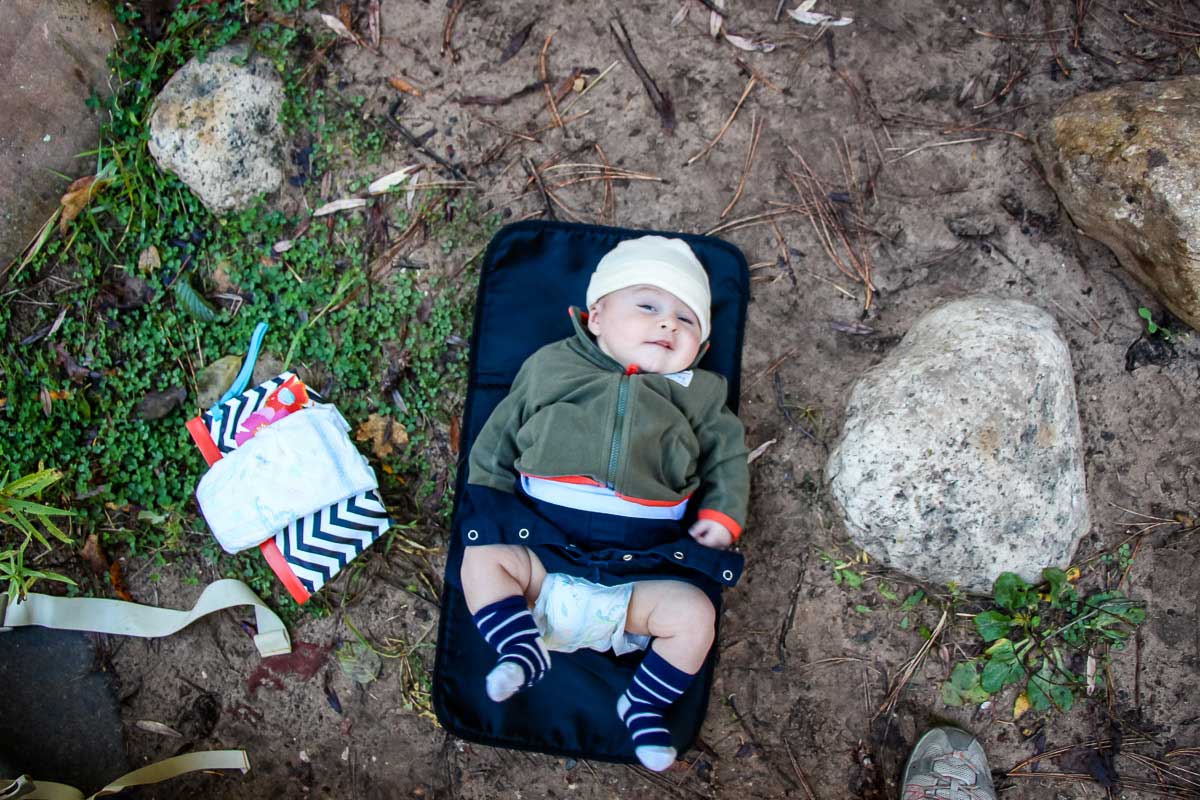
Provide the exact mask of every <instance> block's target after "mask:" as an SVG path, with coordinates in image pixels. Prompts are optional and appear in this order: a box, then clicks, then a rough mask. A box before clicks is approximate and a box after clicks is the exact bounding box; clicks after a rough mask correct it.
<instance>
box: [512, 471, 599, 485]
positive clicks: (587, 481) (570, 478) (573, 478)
mask: <svg viewBox="0 0 1200 800" xmlns="http://www.w3.org/2000/svg"><path fill="white" fill-rule="evenodd" d="M521 474H522V475H524V476H525V477H526V478H537V479H538V480H539V481H554V482H555V483H574V484H578V485H582V486H603V485H604V484H603V483H601V482H600V481H598V480H595V479H594V478H589V477H587V476H586V475H557V476H555V477H550V476H548V475H533V474H532V473H529V472H522V473H521Z"/></svg>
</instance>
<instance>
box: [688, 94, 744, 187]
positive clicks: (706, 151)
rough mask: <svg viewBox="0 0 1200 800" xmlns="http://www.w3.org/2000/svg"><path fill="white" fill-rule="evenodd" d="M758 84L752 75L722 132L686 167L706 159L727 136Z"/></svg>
mask: <svg viewBox="0 0 1200 800" xmlns="http://www.w3.org/2000/svg"><path fill="white" fill-rule="evenodd" d="M756 83H758V78H757V77H755V76H754V75H751V76H750V80H749V81H748V82H747V83H746V88H745V89H744V90H743V91H742V96H741V97H739V98H738V101H737V105H735V106H734V107H733V111H731V112H730V114H729V118H728V119H727V120H725V124H724V125H722V126H721V130H719V131H717V135H716V136H715V137H713V140H712V141H711V142H709V143H708V144H707V145H705V147H704V149H703V150H701V151H700V152H699V153H696V155H694V156H692V157H691V158H689V159H688V160H687V161H686V162H684V166H685V167H690V166H691V165H692V164H694V163H695V162H697V161H699V160H700V159H702V158H704V157H705V156H706V155H708V154H709V152H710V151H711V150H712V149H713V148H714V147H715V146H716V144H717V142H719V141H721V137H722V136H724V135H725V131H727V130H729V126H730V125H731V124H733V118H734V117H736V116H737V113H738V110H739V109H741V107H742V103H744V102H746V98H747V97H749V96H750V92H751V90H753V89H754V85H755V84H756Z"/></svg>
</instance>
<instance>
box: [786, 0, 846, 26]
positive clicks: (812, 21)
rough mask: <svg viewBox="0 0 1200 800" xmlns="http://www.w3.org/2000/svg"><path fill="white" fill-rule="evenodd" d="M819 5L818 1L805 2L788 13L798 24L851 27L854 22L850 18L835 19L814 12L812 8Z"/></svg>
mask: <svg viewBox="0 0 1200 800" xmlns="http://www.w3.org/2000/svg"><path fill="white" fill-rule="evenodd" d="M816 4H817V0H804V2H803V3H801V4H800V5H798V6H796V7H795V8H793V9H792V10H790V11H788V12H787V13H788V16H789V17H791V18H792V19H794V20H796V21H797V22H802V23H804V24H805V25H834V26H837V25H849V24H850V23H851V22H854V20H853V19H852V18H850V17H838V18H836V19H835V18H833V17H831V16H830V15H829V14H822V13H820V12H819V11H813V10H812V7H813V6H815V5H816Z"/></svg>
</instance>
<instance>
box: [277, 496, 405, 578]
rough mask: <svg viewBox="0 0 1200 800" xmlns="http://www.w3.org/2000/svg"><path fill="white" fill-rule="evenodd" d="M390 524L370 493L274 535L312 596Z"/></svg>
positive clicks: (300, 520)
mask: <svg viewBox="0 0 1200 800" xmlns="http://www.w3.org/2000/svg"><path fill="white" fill-rule="evenodd" d="M391 524H392V521H391V519H389V518H388V513H387V509H385V508H384V507H383V502H382V501H381V500H380V499H379V495H378V494H376V493H375V491H374V490H372V491H369V492H364V493H363V494H360V495H358V496H357V497H351V498H350V499H348V500H343V501H341V502H340V503H335V504H334V505H332V506H330V507H329V508H327V509H325V510H323V511H320V512H318V513H316V514H312V515H309V516H307V517H305V518H304V519H298V520H296V521H295V522H293V523H291V524H290V525H288V526H287V528H285V529H284V530H282V531H280V532H279V533H277V534H275V545H276V546H277V547H278V548H279V552H281V553H283V557H284V558H285V559H287V562H288V564H290V565H291V567H292V571H293V572H295V573H296V577H297V578H299V579H300V583H302V584H304V588H305V589H307V590H308V591H309V593H310V594H313V593H316V592H317V590H319V589H320V588H321V587H322V586H324V585H325V584H326V583H327V582H329V581H330V580H332V579H333V576H334V575H336V574H337V573H338V572H339V571H340V570H341V569H342V568H343V567H345V566H346V565H347V564H349V563H350V562H351V561H353V560H354V559H355V558H356V557H358V555H359V554H360V553H362V551H364V550H366V549H367V548H368V547H370V546H371V543H372V542H374V541H375V540H376V539H378V538H379V537H380V536H382V535H383V532H384V531H386V530H387V529H388V528H389V527H390V526H391Z"/></svg>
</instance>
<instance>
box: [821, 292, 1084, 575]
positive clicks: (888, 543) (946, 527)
mask: <svg viewBox="0 0 1200 800" xmlns="http://www.w3.org/2000/svg"><path fill="white" fill-rule="evenodd" d="M826 472H827V475H828V477H829V481H830V484H831V485H832V488H833V495H834V498H835V499H836V500H837V502H838V504H839V505H840V506H841V508H842V511H843V513H844V516H845V521H846V528H847V529H848V531H849V533H850V535H851V537H852V538H853V539H854V540H855V541H856V542H857V543H858V544H859V545H861V546H862V547H863V548H864V549H865V550H867V552H869V553H871V554H872V555H874V556H875V557H876V558H878V559H879V560H880V561H882V562H883V563H884V564H886V565H888V566H890V567H892V568H895V569H898V570H901V571H903V572H906V573H908V574H910V575H913V576H915V577H918V578H921V579H923V580H928V581H933V582H937V583H947V582H949V581H955V582H957V583H958V584H959V585H960V586H961V587H963V588H964V589H967V590H970V591H978V592H990V591H991V587H992V582H993V581H994V580H995V578H996V577H997V576H998V575H1000V573H1001V572H1005V571H1011V572H1016V573H1018V574H1020V575H1021V576H1022V577H1024V578H1025V579H1026V580H1034V579H1040V573H1041V569H1042V568H1043V567H1048V566H1060V567H1061V566H1066V564H1067V563H1068V562H1069V560H1070V558H1071V554H1072V552H1073V551H1074V549H1075V545H1076V544H1077V543H1078V541H1079V539H1080V537H1082V536H1083V534H1085V533H1086V532H1087V530H1088V527H1089V515H1088V502H1087V494H1086V490H1085V484H1084V470H1083V448H1082V442H1081V439H1080V432H1079V417H1078V413H1077V411H1076V407H1075V385H1074V377H1073V373H1072V370H1071V358H1070V354H1069V353H1068V351H1067V346H1066V343H1064V342H1063V340H1062V338H1061V337H1060V335H1059V332H1058V326H1057V325H1056V324H1055V322H1054V318H1053V317H1051V316H1050V315H1049V314H1047V313H1046V312H1045V311H1042V310H1041V309H1039V308H1036V307H1034V306H1031V305H1028V304H1026V303H1021V302H1017V301H1013V300H1001V299H997V298H992V297H971V298H967V299H963V300H956V301H953V302H950V303H947V304H945V305H943V306H940V307H938V308H935V309H934V310H932V311H929V312H927V313H925V314H924V315H922V316H921V318H920V319H918V320H917V321H916V322H915V323H913V326H912V328H911V329H910V330H909V332H908V334H907V335H906V336H905V337H904V339H903V340H902V341H901V342H900V344H899V345H897V346H896V349H895V350H894V351H892V353H890V354H889V355H888V357H887V358H886V359H885V360H884V361H883V363H881V364H879V365H878V366H876V367H874V368H872V369H871V370H870V371H869V372H867V373H866V374H865V375H863V377H862V378H860V379H859V381H858V382H857V383H856V384H855V385H854V388H853V390H852V391H851V394H850V402H849V406H848V408H847V411H846V424H845V428H844V429H843V431H842V437H841V440H840V441H839V442H838V444H837V446H836V447H835V448H834V450H833V452H832V453H831V454H830V457H829V463H828V464H827V466H826Z"/></svg>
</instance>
